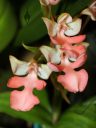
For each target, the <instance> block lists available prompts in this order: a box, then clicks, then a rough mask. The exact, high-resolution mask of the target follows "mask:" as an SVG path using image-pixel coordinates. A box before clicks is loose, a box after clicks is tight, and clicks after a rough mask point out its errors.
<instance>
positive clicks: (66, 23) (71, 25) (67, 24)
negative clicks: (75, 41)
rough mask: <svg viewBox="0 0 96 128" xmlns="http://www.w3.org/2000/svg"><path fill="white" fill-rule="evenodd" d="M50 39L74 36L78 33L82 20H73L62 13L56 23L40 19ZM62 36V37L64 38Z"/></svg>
mask: <svg viewBox="0 0 96 128" xmlns="http://www.w3.org/2000/svg"><path fill="white" fill-rule="evenodd" d="M42 19H43V21H44V23H45V25H46V27H47V30H48V34H49V36H50V37H59V36H61V35H62V36H61V37H63V36H64V35H66V36H75V35H77V34H78V33H79V32H80V29H81V24H82V20H81V19H80V18H74V19H72V17H71V16H70V15H69V14H68V13H62V14H61V15H60V16H59V17H58V19H57V22H55V21H54V20H50V19H48V18H45V17H43V18H42ZM66 36H64V37H66Z"/></svg>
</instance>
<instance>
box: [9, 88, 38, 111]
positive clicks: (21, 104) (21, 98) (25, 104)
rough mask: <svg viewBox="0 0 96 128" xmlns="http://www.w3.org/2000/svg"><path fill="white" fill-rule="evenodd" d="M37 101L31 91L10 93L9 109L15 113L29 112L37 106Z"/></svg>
mask: <svg viewBox="0 0 96 128" xmlns="http://www.w3.org/2000/svg"><path fill="white" fill-rule="evenodd" d="M39 102H40V101H39V99H38V98H37V97H36V96H34V95H33V94H32V90H27V89H24V90H23V91H16V90H15V91H12V92H11V96H10V104H11V108H13V109H15V110H17V111H29V110H30V109H32V108H33V107H34V106H35V105H37V104H39Z"/></svg>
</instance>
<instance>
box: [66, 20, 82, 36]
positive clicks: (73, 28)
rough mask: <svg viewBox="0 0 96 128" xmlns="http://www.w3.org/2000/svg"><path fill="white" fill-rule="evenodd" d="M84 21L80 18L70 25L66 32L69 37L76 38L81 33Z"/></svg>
mask: <svg viewBox="0 0 96 128" xmlns="http://www.w3.org/2000/svg"><path fill="white" fill-rule="evenodd" d="M81 23H82V20H81V19H80V18H78V19H76V20H74V21H73V22H71V23H68V29H67V30H66V31H65V35H67V36H75V35H77V34H78V33H79V32H80V29H81Z"/></svg>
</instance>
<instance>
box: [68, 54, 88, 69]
mask: <svg viewBox="0 0 96 128" xmlns="http://www.w3.org/2000/svg"><path fill="white" fill-rule="evenodd" d="M86 59H87V55H86V54H84V55H82V56H81V57H80V58H78V59H77V60H76V62H74V63H71V64H70V67H71V68H73V69H76V68H79V67H81V66H82V65H83V64H84V63H85V61H86Z"/></svg>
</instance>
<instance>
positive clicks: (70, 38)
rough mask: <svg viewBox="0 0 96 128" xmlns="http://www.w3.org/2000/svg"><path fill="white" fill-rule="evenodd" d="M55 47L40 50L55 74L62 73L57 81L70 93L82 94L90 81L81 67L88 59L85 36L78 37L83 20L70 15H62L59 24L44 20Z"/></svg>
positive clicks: (44, 47)
mask: <svg viewBox="0 0 96 128" xmlns="http://www.w3.org/2000/svg"><path fill="white" fill-rule="evenodd" d="M43 20H44V22H45V24H46V26H47V29H48V33H49V36H50V39H51V43H52V44H53V45H52V46H53V47H48V46H41V48H40V50H41V52H42V53H43V55H44V56H45V58H46V60H47V62H48V63H47V65H48V66H49V67H50V68H51V70H52V71H54V72H62V75H58V77H57V81H58V82H59V83H61V84H62V85H63V87H64V88H65V89H66V90H68V91H70V92H74V93H76V92H78V91H80V92H82V91H83V90H84V89H85V87H86V85H87V81H88V74H87V72H86V70H84V69H81V70H80V71H75V70H74V69H77V68H79V67H81V66H82V65H83V64H84V63H85V61H86V59H87V55H86V49H87V46H88V44H87V43H84V42H83V41H84V39H85V38H86V36H85V35H78V36H75V35H77V34H78V33H79V32H80V29H81V23H82V21H81V19H80V18H74V19H72V17H71V16H70V15H69V14H68V13H63V14H61V15H60V16H59V17H58V19H57V22H55V21H53V20H50V19H48V18H43Z"/></svg>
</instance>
